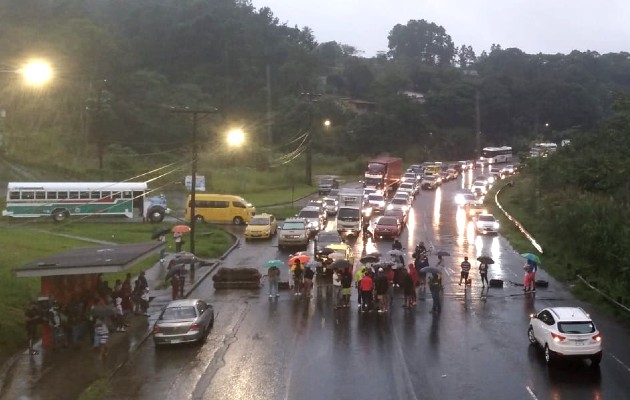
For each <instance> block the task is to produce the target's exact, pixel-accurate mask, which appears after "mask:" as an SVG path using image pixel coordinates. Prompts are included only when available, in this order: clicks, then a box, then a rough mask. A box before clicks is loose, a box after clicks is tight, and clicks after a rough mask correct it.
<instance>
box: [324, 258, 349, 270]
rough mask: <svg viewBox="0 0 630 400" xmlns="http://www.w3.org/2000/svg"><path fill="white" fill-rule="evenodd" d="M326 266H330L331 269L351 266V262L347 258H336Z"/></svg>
mask: <svg viewBox="0 0 630 400" xmlns="http://www.w3.org/2000/svg"><path fill="white" fill-rule="evenodd" d="M328 268H331V269H345V268H352V264H351V263H350V261H348V260H336V261H333V263H332V264H330V266H329V267H328Z"/></svg>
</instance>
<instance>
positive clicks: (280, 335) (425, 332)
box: [109, 174, 630, 400]
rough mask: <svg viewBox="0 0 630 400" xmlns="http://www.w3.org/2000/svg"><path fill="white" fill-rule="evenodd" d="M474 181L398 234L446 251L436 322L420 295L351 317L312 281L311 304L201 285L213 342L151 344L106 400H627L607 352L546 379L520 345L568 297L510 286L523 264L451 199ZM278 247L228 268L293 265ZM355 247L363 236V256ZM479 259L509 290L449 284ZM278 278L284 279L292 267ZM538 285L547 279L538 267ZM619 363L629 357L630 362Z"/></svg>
mask: <svg viewBox="0 0 630 400" xmlns="http://www.w3.org/2000/svg"><path fill="white" fill-rule="evenodd" d="M471 180H472V174H469V175H468V176H466V180H464V179H462V178H460V179H459V180H458V181H456V182H449V183H446V184H445V185H444V186H443V187H442V188H440V189H438V190H437V191H435V192H428V191H423V192H422V193H421V195H420V196H419V197H418V198H417V200H416V202H415V203H414V209H413V212H412V214H411V215H410V221H415V223H413V224H412V223H410V227H409V229H408V230H406V231H405V233H404V234H403V236H402V237H401V242H402V243H403V246H404V247H405V248H406V249H405V251H406V252H407V253H408V254H411V252H412V251H413V248H414V246H415V244H416V243H418V242H419V241H424V242H425V243H428V244H431V245H432V246H433V248H434V253H433V255H432V257H431V264H435V263H436V262H437V258H436V257H435V252H436V251H438V250H443V251H447V252H449V253H450V254H451V257H446V258H445V259H444V268H445V276H444V281H445V294H444V299H443V303H444V306H443V312H442V314H441V315H439V316H433V315H432V314H430V313H429V310H430V309H431V305H432V303H431V300H430V295H429V294H428V293H427V294H426V296H424V297H422V296H421V297H420V298H419V301H418V305H417V307H416V308H415V309H414V310H406V309H403V308H402V307H401V304H402V301H401V299H400V298H399V296H398V295H397V296H396V298H395V299H394V304H393V306H392V312H391V313H390V314H391V315H380V314H376V313H369V314H359V313H358V312H357V309H356V292H353V298H352V306H353V308H351V309H350V310H337V311H335V310H333V309H332V299H331V288H330V286H328V285H322V286H318V287H317V288H316V290H315V295H314V298H313V299H311V300H310V301H307V300H304V299H297V298H294V296H292V295H291V294H289V293H286V292H285V293H282V295H281V297H280V298H279V299H277V300H275V299H274V300H269V299H268V298H267V296H266V286H265V287H264V288H263V289H262V290H260V291H248V290H243V291H218V292H215V291H214V289H213V288H212V281H211V280H210V279H207V280H206V281H204V282H203V283H202V284H201V285H200V286H199V288H198V289H197V290H196V292H195V293H194V296H196V297H201V298H207V299H210V301H211V302H212V304H213V305H214V307H215V312H216V323H215V328H214V330H213V331H212V333H211V335H210V336H209V339H208V342H207V343H206V344H205V345H204V346H202V347H199V346H181V347H175V348H167V349H160V350H159V351H155V350H154V349H153V345H152V342H151V341H147V343H145V344H144V345H143V346H142V347H141V349H140V350H139V351H138V352H137V353H136V354H135V355H134V359H133V361H132V362H130V363H128V365H127V366H125V367H124V368H123V369H122V371H120V372H119V373H118V374H117V375H116V376H115V378H114V381H113V383H114V389H113V391H112V393H111V394H110V396H109V398H111V399H121V398H130V399H155V398H166V399H186V398H194V399H212V400H215V399H216V400H219V399H230V400H235V399H305V400H309V399H353V400H356V399H358V398H365V399H377V398H380V399H458V398H460V399H501V398H510V399H533V398H538V399H551V398H553V399H571V400H573V399H599V398H615V399H622V398H627V397H628V396H629V395H628V393H630V383H629V382H630V380H629V379H628V378H630V371H624V370H623V368H622V367H621V366H620V365H619V364H618V363H617V362H616V361H614V360H612V359H611V358H610V357H606V356H605V358H604V360H603V361H602V365H601V368H600V369H601V375H603V376H606V379H605V380H604V379H601V377H600V373H599V372H597V371H593V370H591V369H590V368H588V367H586V365H585V364H582V363H577V364H570V365H566V366H564V365H561V366H559V368H557V369H553V370H552V369H549V370H548V369H547V367H546V366H545V364H544V360H543V357H542V355H541V354H540V352H539V351H537V350H536V349H534V348H532V347H530V346H529V345H528V342H527V338H526V328H527V323H528V317H527V316H528V315H529V313H531V312H533V311H534V310H536V309H540V308H543V307H545V306H548V305H561V304H575V303H576V302H575V301H573V300H571V299H572V297H571V296H570V295H569V294H568V293H567V292H566V291H565V290H564V289H562V288H561V287H560V286H559V285H558V284H557V283H556V282H555V281H553V280H551V284H550V288H549V289H547V290H539V292H538V293H537V298H533V297H526V296H524V295H523V294H522V291H521V287H518V286H514V285H510V284H509V281H514V282H520V281H521V280H522V276H521V274H522V270H521V267H522V265H523V259H521V258H520V257H519V256H518V254H516V253H515V252H514V251H513V250H512V249H511V247H510V246H509V243H507V242H506V241H505V240H504V239H503V238H502V237H500V236H483V237H482V236H477V235H476V234H475V232H474V227H473V225H472V223H470V222H469V221H467V220H466V217H465V215H463V214H462V212H461V210H459V209H458V208H457V206H456V205H455V204H454V202H453V197H454V195H455V193H456V191H457V190H458V189H459V188H462V187H466V185H468V184H469V182H470V181H471ZM235 229H236V228H235ZM272 244H273V242H272ZM272 244H270V243H268V242H251V243H250V242H248V243H244V242H243V244H242V246H241V248H240V249H239V250H237V251H236V252H234V253H232V255H230V256H229V257H228V258H227V259H226V261H225V265H226V266H257V265H261V264H262V262H264V261H265V260H269V259H274V258H280V259H286V258H287V257H288V253H283V252H280V251H278V249H277V247H275V246H273V245H272ZM372 246H374V247H373V248H378V249H379V251H381V253H386V252H387V251H388V250H389V249H390V246H391V242H387V241H383V242H378V243H376V244H374V243H371V242H370V243H368V245H367V246H366V251H367V252H369V251H371V249H372ZM362 250H363V246H362V243H360V240H359V243H357V244H356V246H355V256H357V259H358V256H359V255H360V254H361V252H362ZM481 254H485V255H489V256H491V257H492V258H493V259H494V260H495V261H496V263H495V264H493V265H491V268H490V272H489V275H490V277H491V278H501V279H504V280H506V282H508V285H506V287H505V288H504V289H489V290H488V289H486V290H482V288H481V285H480V282H479V280H478V279H477V278H478V272H477V265H476V264H477V263H473V269H472V271H471V276H472V278H473V285H472V287H471V288H469V289H465V288H464V287H463V286H459V285H458V284H457V282H458V280H459V263H460V262H461V261H462V259H463V257H464V256H468V257H469V258H470V259H471V260H474V259H475V258H476V257H477V256H479V255H481ZM261 270H262V269H261ZM283 274H285V275H284V277H285V278H286V277H287V275H286V271H283ZM539 277H540V278H541V279H549V278H548V277H547V275H546V274H545V273H544V271H541V272H540V273H539ZM582 306H585V305H582ZM585 308H587V307H586V306H585ZM597 321H598V318H597V317H596V322H597ZM611 326H615V325H614V324H611ZM600 329H601V330H603V329H602V324H601V323H600ZM616 329H618V333H619V335H617V336H618V337H619V338H626V339H627V338H628V335H627V332H625V331H621V330H619V328H618V327H616ZM626 343H627V342H626ZM622 346H623V345H622V344H620V345H619V346H618V347H619V348H623V347H622ZM621 356H623V359H627V358H626V357H628V358H630V354H627V353H621Z"/></svg>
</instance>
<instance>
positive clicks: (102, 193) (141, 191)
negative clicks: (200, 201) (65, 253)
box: [2, 182, 170, 222]
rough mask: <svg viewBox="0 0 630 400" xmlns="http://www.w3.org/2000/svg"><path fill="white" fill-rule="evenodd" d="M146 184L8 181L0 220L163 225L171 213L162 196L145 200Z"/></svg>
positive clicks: (147, 189) (146, 193)
mask: <svg viewBox="0 0 630 400" xmlns="http://www.w3.org/2000/svg"><path fill="white" fill-rule="evenodd" d="M149 193H150V192H149V188H148V185H147V183H146V182H9V185H8V188H7V202H6V208H5V209H4V210H3V211H2V216H3V217H16V218H22V217H24V218H26V217H52V218H53V220H55V221H57V222H60V221H63V220H64V219H66V218H68V217H69V216H71V215H77V216H92V215H114V216H125V217H127V218H131V217H133V216H134V212H135V215H139V216H142V217H144V219H146V220H149V221H151V222H162V220H163V219H164V216H165V215H166V214H168V213H169V212H170V210H169V209H168V207H167V206H166V200H165V199H164V197H163V196H154V197H148V196H147V195H148V194H149Z"/></svg>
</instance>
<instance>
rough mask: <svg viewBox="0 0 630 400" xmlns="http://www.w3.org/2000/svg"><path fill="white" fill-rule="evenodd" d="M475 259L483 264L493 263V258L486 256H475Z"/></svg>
mask: <svg viewBox="0 0 630 400" xmlns="http://www.w3.org/2000/svg"><path fill="white" fill-rule="evenodd" d="M477 261H479V262H480V263H484V264H494V260H493V259H492V258H490V257H488V256H480V257H477Z"/></svg>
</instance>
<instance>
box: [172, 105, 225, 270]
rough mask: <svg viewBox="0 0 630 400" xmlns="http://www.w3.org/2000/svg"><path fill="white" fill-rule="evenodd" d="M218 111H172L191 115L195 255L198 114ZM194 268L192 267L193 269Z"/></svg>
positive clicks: (192, 213)
mask: <svg viewBox="0 0 630 400" xmlns="http://www.w3.org/2000/svg"><path fill="white" fill-rule="evenodd" d="M217 111H218V110H217V109H216V108H215V109H213V110H191V109H189V108H183V109H172V110H171V112H172V113H175V114H192V139H191V140H192V162H191V176H190V205H189V206H190V252H191V253H192V254H195V223H196V222H197V221H196V218H195V217H196V209H195V207H196V205H197V204H196V200H197V121H198V116H199V114H202V115H208V114H214V113H216V112H217ZM193 268H194V267H193Z"/></svg>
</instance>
